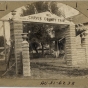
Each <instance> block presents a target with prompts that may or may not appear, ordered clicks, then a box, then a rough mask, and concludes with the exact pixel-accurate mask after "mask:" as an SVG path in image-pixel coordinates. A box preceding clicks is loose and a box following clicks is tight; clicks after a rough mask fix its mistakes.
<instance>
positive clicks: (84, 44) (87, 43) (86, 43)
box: [82, 31, 88, 64]
mask: <svg viewBox="0 0 88 88" xmlns="http://www.w3.org/2000/svg"><path fill="white" fill-rule="evenodd" d="M84 33H85V38H84V39H83V41H82V47H84V48H85V50H86V51H85V55H86V56H85V59H86V63H85V64H88V31H85V32H84Z"/></svg>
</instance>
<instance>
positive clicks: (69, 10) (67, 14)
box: [0, 3, 79, 44]
mask: <svg viewBox="0 0 88 88" xmlns="http://www.w3.org/2000/svg"><path fill="white" fill-rule="evenodd" d="M58 6H61V7H60V8H59V9H60V10H61V11H62V12H64V13H65V17H66V18H67V17H70V16H74V15H77V14H79V11H77V10H75V9H73V8H72V7H70V6H67V5H64V4H62V3H58ZM22 8H24V6H22V7H20V8H17V9H16V10H15V11H16V16H15V17H20V14H21V13H22ZM9 18H12V15H11V13H9V14H7V15H6V16H3V17H2V18H1V19H5V20H8V19H9ZM2 24H3V23H2V22H0V36H2V35H3V27H2ZM5 37H6V40H7V44H10V43H9V40H10V25H9V22H5Z"/></svg>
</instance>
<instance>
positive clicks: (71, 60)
mask: <svg viewBox="0 0 88 88" xmlns="http://www.w3.org/2000/svg"><path fill="white" fill-rule="evenodd" d="M75 36H76V35H75V25H74V24H70V25H69V26H68V29H67V33H66V61H67V65H73V66H76V65H77V61H76V58H77V55H76V54H77V50H76V39H75Z"/></svg>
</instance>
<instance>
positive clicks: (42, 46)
mask: <svg viewBox="0 0 88 88" xmlns="http://www.w3.org/2000/svg"><path fill="white" fill-rule="evenodd" d="M41 45H42V57H44V45H43V43H41Z"/></svg>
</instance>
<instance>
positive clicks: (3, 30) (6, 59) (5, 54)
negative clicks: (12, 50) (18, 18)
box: [3, 21, 7, 62]
mask: <svg viewBox="0 0 88 88" xmlns="http://www.w3.org/2000/svg"><path fill="white" fill-rule="evenodd" d="M3 35H4V49H5V62H7V58H6V40H5V22H4V21H3Z"/></svg>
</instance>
